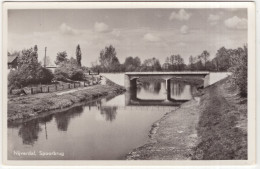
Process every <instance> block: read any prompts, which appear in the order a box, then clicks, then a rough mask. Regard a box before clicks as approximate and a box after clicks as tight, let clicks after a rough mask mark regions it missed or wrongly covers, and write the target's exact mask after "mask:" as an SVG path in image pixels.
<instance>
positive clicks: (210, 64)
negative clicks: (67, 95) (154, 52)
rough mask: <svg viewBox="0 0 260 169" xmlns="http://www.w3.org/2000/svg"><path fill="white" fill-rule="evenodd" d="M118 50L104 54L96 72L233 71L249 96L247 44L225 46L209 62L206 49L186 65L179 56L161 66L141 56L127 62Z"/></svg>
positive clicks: (110, 48)
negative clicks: (122, 59) (236, 46)
mask: <svg viewBox="0 0 260 169" xmlns="http://www.w3.org/2000/svg"><path fill="white" fill-rule="evenodd" d="M116 55H117V53H116V50H115V48H114V47H113V46H112V45H110V46H107V47H105V49H103V50H102V51H101V52H100V57H99V62H100V64H99V65H92V67H91V70H92V71H96V72H97V71H99V72H133V71H136V72H141V71H230V72H232V76H231V83H232V84H234V85H235V86H237V87H238V88H239V90H240V94H241V95H242V96H246V95H247V57H248V56H247V45H245V46H244V47H238V48H237V49H226V48H225V47H221V48H220V49H219V50H218V51H217V53H216V55H215V57H214V58H213V59H212V60H209V58H210V53H209V52H208V51H207V50H204V51H203V52H202V53H201V54H199V55H197V56H190V57H189V63H188V64H185V63H184V60H183V58H182V57H181V56H180V55H179V54H176V55H171V56H169V57H167V58H166V60H165V62H164V63H163V64H162V65H161V63H160V61H159V60H158V59H156V58H150V59H146V60H144V61H143V62H141V59H140V58H139V57H138V56H137V57H132V56H129V57H127V58H126V59H125V61H124V63H122V64H121V63H120V62H119V60H118V58H117V56H116Z"/></svg>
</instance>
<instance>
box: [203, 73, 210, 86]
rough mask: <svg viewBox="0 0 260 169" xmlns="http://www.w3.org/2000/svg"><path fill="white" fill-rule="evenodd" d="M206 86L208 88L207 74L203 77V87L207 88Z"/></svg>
mask: <svg viewBox="0 0 260 169" xmlns="http://www.w3.org/2000/svg"><path fill="white" fill-rule="evenodd" d="M207 86H209V74H207V75H206V76H205V77H204V84H203V87H207Z"/></svg>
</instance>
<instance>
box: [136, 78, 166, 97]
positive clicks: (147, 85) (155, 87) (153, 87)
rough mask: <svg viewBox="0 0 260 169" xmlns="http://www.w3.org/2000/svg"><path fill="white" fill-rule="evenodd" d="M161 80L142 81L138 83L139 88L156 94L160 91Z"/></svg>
mask: <svg viewBox="0 0 260 169" xmlns="http://www.w3.org/2000/svg"><path fill="white" fill-rule="evenodd" d="M161 86H162V85H161V82H157V81H155V82H152V83H151V82H146V81H145V82H142V83H141V85H139V87H138V88H139V89H140V90H141V89H142V88H143V89H144V90H145V91H146V92H150V93H156V94H158V93H160V90H161ZM140 90H139V91H137V92H140Z"/></svg>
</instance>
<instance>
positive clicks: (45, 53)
mask: <svg viewBox="0 0 260 169" xmlns="http://www.w3.org/2000/svg"><path fill="white" fill-rule="evenodd" d="M46 50H47V47H45V54H44V67H46Z"/></svg>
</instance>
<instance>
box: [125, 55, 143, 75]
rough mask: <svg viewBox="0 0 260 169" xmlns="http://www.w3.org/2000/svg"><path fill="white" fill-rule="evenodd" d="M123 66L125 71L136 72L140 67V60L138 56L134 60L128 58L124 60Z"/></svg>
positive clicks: (130, 57)
mask: <svg viewBox="0 0 260 169" xmlns="http://www.w3.org/2000/svg"><path fill="white" fill-rule="evenodd" d="M123 66H124V68H125V71H130V72H131V71H137V70H138V68H139V67H140V66H141V60H140V58H139V57H138V56H137V57H135V58H133V57H132V56H129V57H127V58H126V59H125V63H124V65H123Z"/></svg>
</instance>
